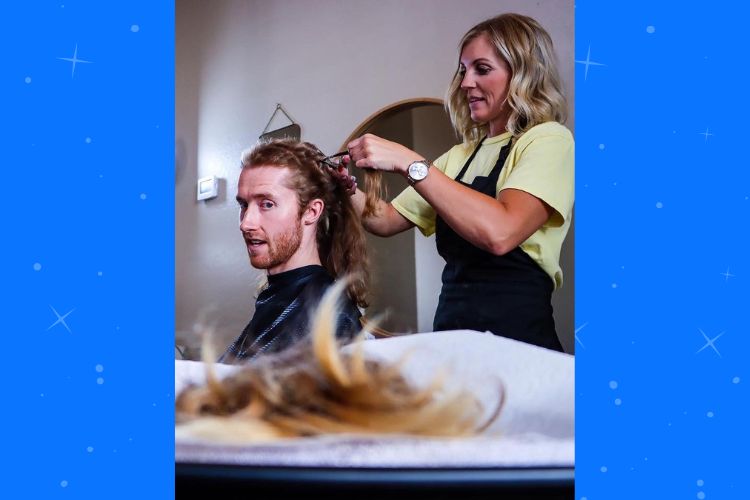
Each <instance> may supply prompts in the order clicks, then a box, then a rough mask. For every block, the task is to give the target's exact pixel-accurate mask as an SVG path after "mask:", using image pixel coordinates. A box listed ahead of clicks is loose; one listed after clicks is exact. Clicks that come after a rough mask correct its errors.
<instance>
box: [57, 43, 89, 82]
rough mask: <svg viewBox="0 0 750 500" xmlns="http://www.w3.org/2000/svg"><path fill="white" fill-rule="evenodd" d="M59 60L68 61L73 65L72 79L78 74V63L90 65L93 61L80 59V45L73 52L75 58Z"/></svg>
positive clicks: (61, 58)
mask: <svg viewBox="0 0 750 500" xmlns="http://www.w3.org/2000/svg"><path fill="white" fill-rule="evenodd" d="M58 59H60V60H62V61H68V62H72V63H73V69H72V70H71V72H70V78H73V76H74V75H75V73H76V63H89V64H91V63H92V61H84V60H83V59H78V44H76V48H75V50H74V51H73V57H72V58H71V57H58Z"/></svg>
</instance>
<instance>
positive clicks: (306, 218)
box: [302, 198, 326, 226]
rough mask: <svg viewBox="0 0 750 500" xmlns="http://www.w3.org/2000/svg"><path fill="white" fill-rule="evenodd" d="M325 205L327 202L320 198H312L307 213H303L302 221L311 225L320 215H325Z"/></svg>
mask: <svg viewBox="0 0 750 500" xmlns="http://www.w3.org/2000/svg"><path fill="white" fill-rule="evenodd" d="M325 206H326V205H325V203H324V202H323V200H321V199H320V198H315V199H314V200H311V201H310V203H308V204H307V208H306V209H305V213H303V214H302V223H303V224H305V225H306V226H309V225H310V224H315V223H316V222H318V219H320V216H321V215H323V209H324V208H325Z"/></svg>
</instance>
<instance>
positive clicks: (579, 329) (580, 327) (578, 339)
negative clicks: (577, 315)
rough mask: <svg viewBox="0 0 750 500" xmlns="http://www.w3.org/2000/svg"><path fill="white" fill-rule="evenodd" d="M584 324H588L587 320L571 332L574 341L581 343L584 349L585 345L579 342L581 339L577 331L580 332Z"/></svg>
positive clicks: (584, 326)
mask: <svg viewBox="0 0 750 500" xmlns="http://www.w3.org/2000/svg"><path fill="white" fill-rule="evenodd" d="M586 325H588V322H586V323H584V324H582V325H581V326H579V327H578V328H576V330H575V332H573V335H574V336H575V339H576V342H578V343H579V344H581V347H583V348H584V349H586V346H585V345H583V342H581V339H580V338H578V332H580V331H581V330H583V329H584V328H586Z"/></svg>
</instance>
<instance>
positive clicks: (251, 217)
mask: <svg viewBox="0 0 750 500" xmlns="http://www.w3.org/2000/svg"><path fill="white" fill-rule="evenodd" d="M257 228H258V211H257V210H254V209H253V207H252V206H250V207H247V208H246V209H245V210H243V211H241V212H240V231H242V232H243V233H244V232H247V231H252V230H253V229H257Z"/></svg>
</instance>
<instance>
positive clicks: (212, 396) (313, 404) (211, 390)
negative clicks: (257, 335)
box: [175, 282, 504, 443]
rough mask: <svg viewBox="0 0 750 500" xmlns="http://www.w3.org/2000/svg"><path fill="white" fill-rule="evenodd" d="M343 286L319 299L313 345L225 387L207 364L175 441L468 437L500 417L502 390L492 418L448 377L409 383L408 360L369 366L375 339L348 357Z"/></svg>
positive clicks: (262, 361)
mask: <svg viewBox="0 0 750 500" xmlns="http://www.w3.org/2000/svg"><path fill="white" fill-rule="evenodd" d="M343 287H344V285H343V282H338V283H337V284H336V285H334V286H332V287H331V288H329V290H328V291H327V292H326V294H325V295H324V296H323V298H322V299H321V301H320V304H319V305H318V307H317V309H316V310H315V313H314V315H313V317H312V321H311V329H310V330H311V333H310V336H309V339H307V340H303V341H300V342H298V343H297V344H296V345H294V346H292V347H291V348H289V349H287V350H286V351H282V352H280V353H275V354H266V355H261V356H258V357H256V358H254V359H252V360H251V361H249V362H247V363H246V364H243V365H241V366H240V367H238V368H237V371H236V372H234V373H232V374H231V375H228V376H226V377H224V378H221V379H220V378H218V377H217V376H216V374H215V373H214V369H213V366H212V364H211V363H210V362H208V361H206V362H205V364H206V383H205V385H190V386H188V387H187V388H185V389H184V390H183V391H182V392H181V393H180V395H179V396H178V397H177V400H176V403H175V410H176V411H175V415H176V425H175V436H176V437H177V438H198V439H204V440H210V441H218V442H223V443H248V442H258V441H270V440H277V439H283V438H291V437H302V436H316V435H324V434H354V435H363V434H364V435H384V434H400V435H421V436H471V435H475V434H478V433H480V432H481V431H483V430H484V429H485V428H486V427H487V426H488V425H489V424H490V423H492V422H493V421H494V420H495V419H496V418H497V417H498V415H499V413H500V411H501V409H502V405H503V401H504V391H503V390H502V387H500V389H501V390H500V394H499V396H500V397H499V399H498V404H497V406H496V407H495V408H494V409H493V411H492V412H491V413H492V414H491V415H490V416H489V417H485V416H484V415H485V412H484V411H483V408H482V405H481V404H480V403H479V401H478V400H477V399H476V398H475V397H474V395H473V394H472V393H470V392H469V391H468V390H466V389H465V388H464V389H461V388H459V389H453V390H447V389H446V384H445V377H444V374H440V375H436V376H435V378H434V379H433V381H432V383H431V384H429V385H428V386H427V387H417V386H416V385H415V384H413V383H410V382H409V381H408V380H407V379H406V378H405V377H404V376H403V374H402V372H403V367H404V364H405V363H406V362H407V361H408V356H404V357H402V358H401V360H400V361H399V362H395V363H394V362H383V361H379V360H372V359H366V358H365V353H364V343H365V342H378V340H369V341H364V340H363V337H364V332H362V333H361V334H360V335H359V336H358V338H357V339H356V340H355V342H354V344H353V345H350V346H349V348H347V349H343V350H342V346H340V345H339V344H338V342H337V341H336V339H335V332H334V328H335V324H336V317H337V310H338V306H337V301H338V298H339V297H340V296H341V293H342V291H343ZM205 351H206V350H205V349H204V353H205ZM206 357H207V354H204V361H205V359H206ZM214 359H215V358H214Z"/></svg>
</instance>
